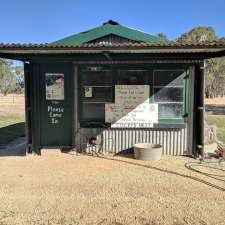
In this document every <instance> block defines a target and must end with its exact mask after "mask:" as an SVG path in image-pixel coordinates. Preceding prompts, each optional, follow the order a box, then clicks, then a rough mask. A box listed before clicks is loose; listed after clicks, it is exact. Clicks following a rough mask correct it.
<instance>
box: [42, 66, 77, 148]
mask: <svg viewBox="0 0 225 225" xmlns="http://www.w3.org/2000/svg"><path fill="white" fill-rule="evenodd" d="M40 74H41V80H40V118H41V123H40V124H41V127H40V142H41V146H49V147H70V146H72V137H73V103H74V102H73V99H74V98H73V73H72V65H71V64H69V63H52V64H42V65H41V66H40Z"/></svg>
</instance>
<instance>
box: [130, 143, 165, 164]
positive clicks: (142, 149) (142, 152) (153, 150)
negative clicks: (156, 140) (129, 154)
mask: <svg viewBox="0 0 225 225" xmlns="http://www.w3.org/2000/svg"><path fill="white" fill-rule="evenodd" d="M133 148H134V158H135V159H139V160H151V161H157V160H160V159H161V156H162V145H159V144H150V143H138V144H135V145H134V146H133Z"/></svg>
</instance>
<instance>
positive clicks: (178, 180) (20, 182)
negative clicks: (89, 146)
mask: <svg viewBox="0 0 225 225" xmlns="http://www.w3.org/2000/svg"><path fill="white" fill-rule="evenodd" d="M43 152H44V153H43V155H42V156H35V155H29V156H24V157H16V156H13V157H12V156H11V157H10V156H9V157H0V225H3V224H4V225H5V224H18V225H23V224H26V225H27V224H29V225H32V224H35V225H39V224H47V225H52V224H62V225H63V224H68V225H69V224H71V225H72V224H79V225H82V224H85V225H88V224H98V225H133V224H137V225H138V224H142V225H153V224H157V225H159V224H160V225H162V224H174V225H183V224H191V225H197V224H199V225H205V224H212V225H219V224H220V225H224V220H225V165H224V164H220V165H213V164H212V165H202V166H200V165H199V164H197V161H196V160H194V159H191V158H187V157H172V156H164V157H163V158H162V160H160V161H158V162H142V161H137V160H134V159H132V158H126V157H121V156H114V157H113V156H100V157H96V156H84V155H75V154H65V153H60V152H58V151H43ZM185 165H186V167H185ZM187 167H192V168H194V169H195V171H193V170H189V169H187ZM209 167H210V168H209ZM197 170H198V171H201V172H203V173H202V174H200V173H197V172H196V171H197ZM206 173H207V174H210V177H209V176H206Z"/></svg>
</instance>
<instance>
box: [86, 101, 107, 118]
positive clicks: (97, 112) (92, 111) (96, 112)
mask: <svg viewBox="0 0 225 225" xmlns="http://www.w3.org/2000/svg"><path fill="white" fill-rule="evenodd" d="M82 118H83V119H104V118H105V104H101V103H98V104H96V103H95V104H93V103H83V111H82Z"/></svg>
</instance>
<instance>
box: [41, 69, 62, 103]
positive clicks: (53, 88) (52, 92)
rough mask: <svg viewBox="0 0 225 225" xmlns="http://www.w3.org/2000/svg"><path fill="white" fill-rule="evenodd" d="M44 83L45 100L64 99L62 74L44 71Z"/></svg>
mask: <svg viewBox="0 0 225 225" xmlns="http://www.w3.org/2000/svg"><path fill="white" fill-rule="evenodd" d="M45 85H46V99H47V100H64V74H61V73H46V74H45Z"/></svg>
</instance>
